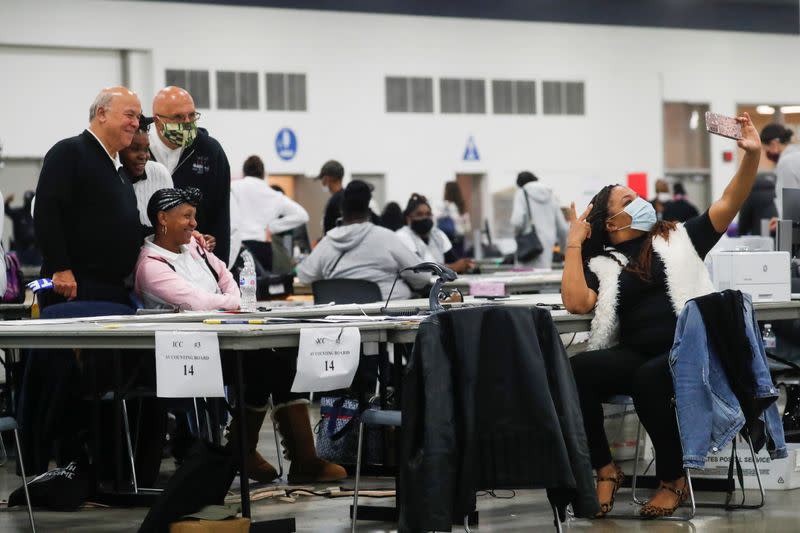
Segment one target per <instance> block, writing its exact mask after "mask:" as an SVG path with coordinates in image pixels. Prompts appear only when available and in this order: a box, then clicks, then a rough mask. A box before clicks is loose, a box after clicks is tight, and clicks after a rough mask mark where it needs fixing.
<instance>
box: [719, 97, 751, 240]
mask: <svg viewBox="0 0 800 533" xmlns="http://www.w3.org/2000/svg"><path fill="white" fill-rule="evenodd" d="M736 120H737V122H739V124H741V125H742V138H741V139H740V140H739V141H737V143H736V144H738V145H739V148H742V149H743V150H744V151H745V152H744V157H743V158H742V162H741V163H740V164H739V169H738V170H737V171H736V174H734V175H733V178H732V179H731V181H730V183H728V186H727V187H725V190H724V191H723V192H722V196H721V197H720V199H719V200H717V201H716V202H714V203H713V204H711V207H710V208H709V209H708V216H709V218H710V219H711V224H712V225H713V226H714V229H715V230H717V231H718V232H719V233H722V232H723V231H725V230H727V229H728V225H729V224H730V223H731V222H732V221H733V218H734V217H735V216H736V213H738V212H739V209H741V208H742V205H743V204H744V201H745V200H747V197H748V196H750V190H751V189H752V188H753V184H754V183H755V181H756V174H757V173H758V163H759V161H760V159H761V139H760V138H759V136H758V131H757V130H756V128H755V126H753V122H752V121H751V120H750V115H748V114H747V113H744V114H743V115H742V116H741V117H738V118H737V119H736Z"/></svg>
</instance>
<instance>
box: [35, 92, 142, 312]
mask: <svg viewBox="0 0 800 533" xmlns="http://www.w3.org/2000/svg"><path fill="white" fill-rule="evenodd" d="M141 114H142V106H141V104H140V103H139V98H138V96H136V94H135V93H133V92H132V91H130V90H129V89H127V88H125V87H110V88H108V89H103V90H102V91H101V92H100V94H98V95H97V97H96V98H95V101H94V103H92V105H91V107H90V109H89V128H88V129H86V130H84V131H83V133H81V134H80V135H78V136H76V137H70V138H68V139H64V140H62V141H59V142H58V143H56V144H55V146H53V147H52V148H51V149H50V151H48V152H47V154H46V155H45V157H44V163H43V165H42V171H41V173H40V175H39V183H38V185H37V187H36V209H35V213H34V226H35V228H36V238H37V240H38V242H39V246H40V247H41V250H42V258H43V261H42V276H43V277H52V279H53V283H54V286H55V287H54V294H46V293H45V297H44V299H43V300H42V305H48V304H53V303H58V302H62V301H64V300H74V299H78V300H101V301H108V302H116V303H121V304H125V305H130V300H129V298H128V289H127V288H126V287H125V278H126V277H127V276H128V275H129V274H130V273H131V272H132V270H133V267H134V265H135V264H136V258H137V256H138V252H139V248H140V246H141V244H142V237H143V229H142V226H141V224H140V222H139V212H138V210H137V207H136V195H135V194H134V192H133V186H132V185H131V183H130V181H129V180H128V179H126V178H125V176H124V175H123V174H120V173H119V170H120V168H121V167H122V164H121V163H120V160H119V155H118V153H119V151H120V150H122V149H123V148H126V147H127V146H128V145H129V144H130V143H131V140H132V139H133V134H134V133H135V132H136V129H137V128H138V127H139V116H140V115H141Z"/></svg>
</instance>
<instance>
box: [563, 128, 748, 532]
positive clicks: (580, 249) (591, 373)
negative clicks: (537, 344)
mask: <svg viewBox="0 0 800 533" xmlns="http://www.w3.org/2000/svg"><path fill="white" fill-rule="evenodd" d="M737 121H738V122H739V123H740V124H741V125H742V136H743V138H742V139H741V140H740V141H738V145H739V148H742V149H744V150H745V155H744V157H743V158H742V161H741V164H740V165H739V169H738V171H737V172H736V174H735V175H734V176H733V178H732V179H731V181H730V183H729V184H728V186H727V187H726V188H725V191H724V192H723V193H722V197H721V198H720V199H718V200H717V201H716V202H714V203H713V204H712V205H711V207H710V208H709V209H708V211H706V212H705V213H703V214H702V215H699V216H696V217H694V218H691V219H689V220H688V221H687V222H686V223H685V224H676V223H674V222H667V221H666V220H663V221H660V222H658V221H657V220H656V212H655V209H654V208H653V206H652V204H650V203H649V202H647V201H646V200H644V199H643V198H641V197H639V196H638V195H637V194H636V193H635V192H634V191H632V190H631V189H629V188H628V187H624V186H622V185H607V186H606V187H603V189H601V190H600V192H599V193H597V195H596V196H595V197H594V199H593V200H592V202H591V203H590V204H589V206H588V207H587V208H586V211H585V212H584V213H583V215H581V216H580V217H579V218H578V217H576V216H575V204H574V203H573V204H572V210H571V213H570V229H569V235H568V237H567V249H566V258H565V261H564V276H563V279H562V282H561V296H562V299H563V301H564V306H565V307H566V308H567V310H568V311H570V312H571V313H589V312H591V311H592V310H594V315H595V316H594V319H593V320H592V327H591V332H590V336H589V350H590V351H587V352H584V353H581V354H578V355H576V356H574V357H573V358H572V359H571V360H570V363H571V364H572V369H573V372H574V375H575V382H576V384H577V387H578V394H579V396H580V405H581V412H582V414H583V424H584V428H585V430H586V437H587V442H588V444H589V454H590V456H591V459H592V467H593V468H595V469H596V471H597V496H598V500H599V502H600V506H601V509H602V512H601V513H600V516H604V515H605V514H607V513H608V512H609V511H611V509H612V507H613V505H614V495H615V493H616V491H617V489H618V488H619V486H620V483H621V482H622V479H623V477H624V476H623V475H622V471H621V470H620V469H619V467H618V466H617V465H615V464H614V462H613V461H612V458H611V453H610V451H609V445H608V439H607V438H606V434H605V430H604V428H603V406H602V402H603V400H604V399H605V398H607V397H609V396H612V395H615V394H626V395H631V396H632V397H633V401H634V404H635V406H636V412H637V414H638V415H639V419H640V420H641V422H642V424H643V425H644V427H645V429H646V430H647V433H648V434H649V435H650V437H651V438H652V439H653V446H654V447H655V455H656V457H657V458H658V459H657V461H656V476H657V477H658V479H659V480H660V482H661V485H660V487H659V489H658V490H657V491H656V492H655V494H654V495H653V497H652V498H651V499H650V500H649V501H648V502H647V504H646V505H645V506H644V507H642V509H641V511H640V514H641V515H643V516H647V517H658V516H668V515H671V514H672V513H673V512H674V511H675V509H676V508H677V507H678V505H680V503H681V502H682V501H684V500H685V499H686V496H687V494H688V493H687V492H686V486H687V483H686V478H685V477H684V471H683V457H682V456H683V453H682V450H681V441H680V437H679V434H678V426H677V423H676V420H675V410H674V407H673V405H672V402H671V398H672V396H673V395H674V394H675V389H674V386H673V382H672V376H671V373H670V367H669V352H670V349H671V347H672V344H673V338H674V335H675V327H676V325H677V321H678V317H677V314H678V313H679V312H680V310H681V309H682V308H683V306H684V305H685V303H686V301H687V300H689V299H691V298H695V297H698V296H702V295H705V294H708V293H711V292H714V287H713V285H712V283H711V279H710V278H709V275H708V271H707V270H706V268H705V265H704V264H703V261H702V258H703V257H705V255H706V254H707V253H708V252H709V250H711V248H712V247H713V246H714V244H716V242H717V241H718V240H719V238H720V237H721V236H722V234H723V233H724V232H725V230H726V229H727V227H728V225H729V224H730V223H731V221H732V220H733V217H735V216H736V213H737V212H738V211H739V209H740V208H741V206H742V204H743V203H744V201H745V199H746V198H747V196H748V195H749V194H750V189H751V188H752V186H753V183H754V182H755V179H756V171H757V170H758V163H759V160H760V157H761V146H760V145H761V143H760V140H759V138H758V132H757V131H756V129H755V128H754V127H753V124H752V122H751V121H750V117H749V116H748V115H747V113H745V114H744V116H743V117H739V118H738V119H737Z"/></svg>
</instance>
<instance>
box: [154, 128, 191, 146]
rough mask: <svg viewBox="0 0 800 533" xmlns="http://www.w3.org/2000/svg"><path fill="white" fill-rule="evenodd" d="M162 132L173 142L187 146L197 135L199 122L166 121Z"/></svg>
mask: <svg viewBox="0 0 800 533" xmlns="http://www.w3.org/2000/svg"><path fill="white" fill-rule="evenodd" d="M161 133H162V134H163V135H164V138H165V139H166V140H168V141H169V142H171V143H172V144H177V145H178V146H183V147H184V148H186V147H187V146H189V145H191V144H192V143H193V142H194V139H195V137H197V122H164V123H163V125H162V128H161Z"/></svg>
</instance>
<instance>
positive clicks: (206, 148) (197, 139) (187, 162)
mask: <svg viewBox="0 0 800 533" xmlns="http://www.w3.org/2000/svg"><path fill="white" fill-rule="evenodd" d="M153 117H154V118H155V122H154V123H153V127H152V128H150V133H149V135H150V154H151V156H152V159H155V160H156V161H158V162H159V163H161V164H163V165H164V166H166V167H167V169H168V170H169V171H170V173H171V174H172V181H173V182H174V183H175V186H176V187H196V188H198V189H200V192H202V193H203V200H202V203H201V204H200V206H199V207H198V209H197V230H198V231H199V232H201V233H203V234H210V235H212V236H213V237H214V238H215V239H216V248H215V249H214V254H215V255H216V256H217V257H219V258H220V259H222V260H223V261H224V262H226V263H227V262H228V255H229V253H230V234H231V217H230V192H231V169H230V165H229V164H228V158H227V157H226V155H225V151H224V150H223V149H222V146H220V144H219V142H217V140H216V139H214V138H213V137H211V136H210V135H209V134H208V131H207V130H206V129H205V128H198V127H197V121H198V119H199V118H200V113H198V112H197V110H196V109H195V106H194V100H193V99H192V96H191V95H190V94H189V93H188V92H187V91H186V90H184V89H181V88H180V87H165V88H164V89H161V90H160V91H159V92H158V94H156V97H155V98H154V99H153Z"/></svg>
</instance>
